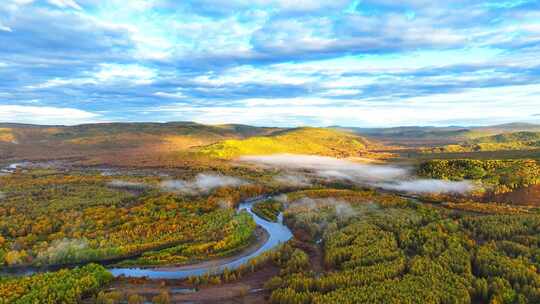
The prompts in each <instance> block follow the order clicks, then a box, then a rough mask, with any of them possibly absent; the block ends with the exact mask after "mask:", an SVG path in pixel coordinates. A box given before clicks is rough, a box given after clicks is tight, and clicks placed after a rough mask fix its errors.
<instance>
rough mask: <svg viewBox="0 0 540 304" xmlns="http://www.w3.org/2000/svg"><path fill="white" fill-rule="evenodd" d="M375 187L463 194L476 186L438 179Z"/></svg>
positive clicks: (399, 182) (404, 190)
mask: <svg viewBox="0 0 540 304" xmlns="http://www.w3.org/2000/svg"><path fill="white" fill-rule="evenodd" d="M375 186H377V187H381V188H383V189H388V190H395V191H403V192H414V193H454V194H461V193H467V192H471V191H473V190H474V189H475V185H474V184H473V183H471V182H469V181H460V182H453V181H444V180H436V179H418V180H406V181H398V182H396V183H382V184H376V185H375Z"/></svg>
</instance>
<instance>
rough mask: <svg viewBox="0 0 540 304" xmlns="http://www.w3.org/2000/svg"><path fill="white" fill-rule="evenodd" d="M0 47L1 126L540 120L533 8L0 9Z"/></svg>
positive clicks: (510, 4) (246, 4)
mask: <svg viewBox="0 0 540 304" xmlns="http://www.w3.org/2000/svg"><path fill="white" fill-rule="evenodd" d="M0 45H2V46H3V47H2V48H1V49H0V106H2V107H0V121H11V122H30V123H48V124H60V123H62V124H76V123H85V122H93V121H134V120H136V121H170V120H195V121H199V122H206V123H223V122H236V123H249V124H256V125H280V126H295V125H305V124H310V125H335V124H342V125H349V126H390V125H391V126H395V125H414V124H431V125H449V124H470V125H478V124H489V123H503V122H510V121H516V120H520V121H539V118H538V116H533V115H531V113H537V112H536V109H538V107H539V106H540V101H539V100H540V98H539V96H540V77H539V75H540V60H539V59H538V55H537V54H538V52H539V51H540V4H539V3H538V1H530V0H511V1H502V2H501V1H491V0H483V1H465V0H458V1H451V2H448V1H447V2H441V1H419V0H408V1H399V2H396V1H387V0H366V1H357V0H332V1H329V0H305V1H284V0H255V1H245V0H234V1H223V0H186V1H170V0H145V1H120V0H107V1H95V0H5V1H4V2H3V3H2V6H1V7H0ZM486 108H489V109H490V111H488V112H486V111H485V109H486ZM509 108H510V109H512V110H511V111H508V109H509ZM72 114H73V115H72Z"/></svg>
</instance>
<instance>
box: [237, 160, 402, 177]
mask: <svg viewBox="0 0 540 304" xmlns="http://www.w3.org/2000/svg"><path fill="white" fill-rule="evenodd" d="M240 160H241V161H245V162H252V163H256V164H259V165H263V166H266V167H274V168H283V169H292V170H299V169H308V170H311V171H312V172H313V173H314V174H315V175H317V176H319V177H322V178H326V179H341V180H348V181H353V182H381V181H387V180H392V179H401V178H405V177H407V176H408V170H406V169H403V168H399V167H394V166H385V165H370V164H360V163H355V162H352V161H348V160H342V159H337V158H332V157H324V156H313V155H294V154H276V155H268V156H244V157H241V158H240Z"/></svg>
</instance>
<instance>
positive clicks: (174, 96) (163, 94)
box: [154, 92, 186, 99]
mask: <svg viewBox="0 0 540 304" xmlns="http://www.w3.org/2000/svg"><path fill="white" fill-rule="evenodd" d="M154 96H157V97H163V98H171V99H184V98H186V95H184V94H182V92H176V93H167V92H156V93H154Z"/></svg>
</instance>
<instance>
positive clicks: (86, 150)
mask: <svg viewBox="0 0 540 304" xmlns="http://www.w3.org/2000/svg"><path fill="white" fill-rule="evenodd" d="M280 130H282V129H279V128H261V127H252V126H247V125H237V124H228V125H203V124H198V123H193V122H171V123H102V124H84V125H77V126H38V125H25V124H0V162H2V161H5V162H11V161H17V160H47V159H53V158H54V159H65V158H70V159H71V158H73V159H84V160H85V162H86V161H88V163H89V164H99V163H108V164H129V165H133V164H137V163H140V162H145V163H148V164H149V165H150V164H151V165H156V166H159V165H162V164H163V163H164V162H165V163H167V164H170V163H174V158H175V157H176V158H177V157H178V156H177V155H173V154H178V153H180V152H183V151H189V150H192V149H196V148H197V147H200V146H207V145H210V144H213V143H217V142H220V141H223V140H227V139H239V140H240V139H245V138H248V137H252V136H262V135H267V134H270V133H272V132H275V131H280Z"/></svg>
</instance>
